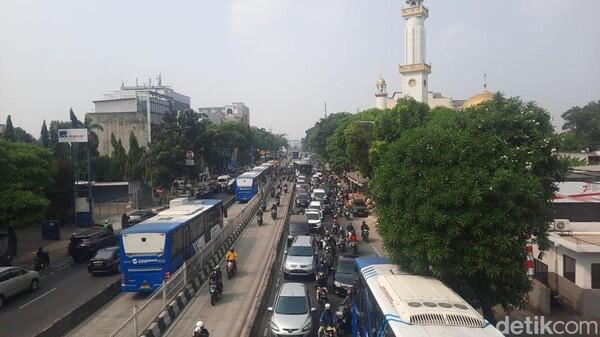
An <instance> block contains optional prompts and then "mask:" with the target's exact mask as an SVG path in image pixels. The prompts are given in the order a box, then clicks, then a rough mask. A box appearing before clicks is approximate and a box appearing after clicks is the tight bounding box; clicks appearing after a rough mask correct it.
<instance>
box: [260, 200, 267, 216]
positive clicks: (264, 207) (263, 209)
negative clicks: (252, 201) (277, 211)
mask: <svg viewBox="0 0 600 337" xmlns="http://www.w3.org/2000/svg"><path fill="white" fill-rule="evenodd" d="M260 209H261V210H262V212H263V213H264V212H266V211H267V203H266V202H264V201H263V202H261V203H260Z"/></svg>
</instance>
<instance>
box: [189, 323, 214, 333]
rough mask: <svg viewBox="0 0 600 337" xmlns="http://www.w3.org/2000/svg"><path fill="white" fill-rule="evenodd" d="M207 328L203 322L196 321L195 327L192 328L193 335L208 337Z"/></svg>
mask: <svg viewBox="0 0 600 337" xmlns="http://www.w3.org/2000/svg"><path fill="white" fill-rule="evenodd" d="M209 335H210V334H209V333H208V330H206V328H205V327H204V322H202V321H198V322H196V328H194V332H193V335H192V336H193V337H209Z"/></svg>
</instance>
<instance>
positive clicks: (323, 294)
mask: <svg viewBox="0 0 600 337" xmlns="http://www.w3.org/2000/svg"><path fill="white" fill-rule="evenodd" d="M317 302H318V303H319V305H320V306H321V308H323V307H325V303H327V287H317Z"/></svg>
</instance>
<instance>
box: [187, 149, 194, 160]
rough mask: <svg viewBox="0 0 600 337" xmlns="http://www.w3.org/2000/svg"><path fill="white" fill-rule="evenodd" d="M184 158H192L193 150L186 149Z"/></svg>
mask: <svg viewBox="0 0 600 337" xmlns="http://www.w3.org/2000/svg"><path fill="white" fill-rule="evenodd" d="M185 158H186V159H194V151H192V150H187V151H186V152H185Z"/></svg>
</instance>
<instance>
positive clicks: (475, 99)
mask: <svg viewBox="0 0 600 337" xmlns="http://www.w3.org/2000/svg"><path fill="white" fill-rule="evenodd" d="M483 78H484V82H483V90H482V91H481V92H479V93H477V94H475V95H473V96H471V97H470V98H469V99H468V100H467V101H466V102H465V103H464V104H463V106H462V107H463V109H467V108H470V107H473V106H475V105H479V104H481V103H483V102H487V101H491V100H492V99H494V94H493V93H491V92H489V91H488V90H487V74H485V73H484V74H483Z"/></svg>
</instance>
